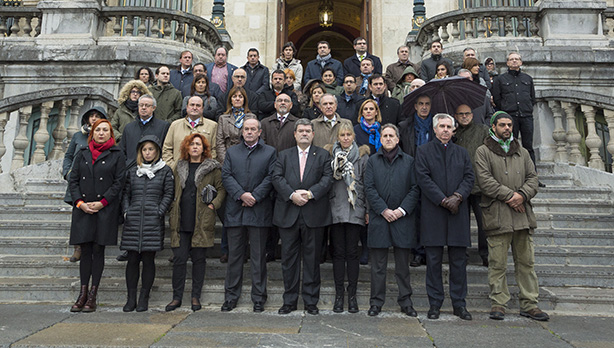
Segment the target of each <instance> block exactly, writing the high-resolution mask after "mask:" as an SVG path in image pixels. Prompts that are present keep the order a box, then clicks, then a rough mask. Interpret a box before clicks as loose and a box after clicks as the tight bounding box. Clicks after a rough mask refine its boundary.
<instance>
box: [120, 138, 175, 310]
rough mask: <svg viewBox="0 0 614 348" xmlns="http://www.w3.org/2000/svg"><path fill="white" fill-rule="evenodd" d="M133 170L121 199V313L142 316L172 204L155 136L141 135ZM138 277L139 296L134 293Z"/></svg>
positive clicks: (171, 182) (168, 179)
mask: <svg viewBox="0 0 614 348" xmlns="http://www.w3.org/2000/svg"><path fill="white" fill-rule="evenodd" d="M136 153H137V154H136V168H133V169H131V170H130V171H129V172H128V175H127V176H126V185H125V188H124V196H123V199H122V202H123V204H122V210H123V212H124V216H125V221H124V229H123V231H122V242H121V246H120V249H121V250H126V251H128V263H127V264H126V288H127V289H128V300H127V301H126V305H125V306H124V308H123V311H124V312H132V311H133V310H135V309H136V311H137V312H144V311H146V310H147V309H148V307H149V292H150V291H151V287H152V286H153V282H154V279H155V277H156V264H155V259H156V252H157V251H160V250H162V249H163V246H164V214H166V212H167V211H168V209H169V208H170V206H171V203H172V202H173V197H174V192H175V181H174V179H173V171H172V170H171V168H170V167H169V166H167V165H166V163H164V161H163V160H162V159H161V158H160V156H161V155H162V149H161V147H160V140H159V139H158V137H156V136H155V135H145V136H144V137H142V138H141V140H140V141H139V143H138V145H137V151H136ZM141 263H142V264H143V272H142V274H141V282H142V285H141V294H140V295H139V301H138V305H137V301H136V293H137V286H138V283H139V266H140V264H141Z"/></svg>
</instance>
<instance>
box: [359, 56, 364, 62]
mask: <svg viewBox="0 0 614 348" xmlns="http://www.w3.org/2000/svg"><path fill="white" fill-rule="evenodd" d="M363 59H365V56H364V55H362V54H361V55H360V57H359V58H358V60H360V61H361V62H362V60H363Z"/></svg>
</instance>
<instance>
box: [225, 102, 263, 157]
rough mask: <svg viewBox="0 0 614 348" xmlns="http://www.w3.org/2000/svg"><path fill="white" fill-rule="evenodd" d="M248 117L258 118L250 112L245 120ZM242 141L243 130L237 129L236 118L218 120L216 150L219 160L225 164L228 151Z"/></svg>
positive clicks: (227, 117)
mask: <svg viewBox="0 0 614 348" xmlns="http://www.w3.org/2000/svg"><path fill="white" fill-rule="evenodd" d="M247 117H254V118H257V117H256V115H254V114H252V113H251V112H248V113H246V114H245V117H244V118H243V120H245V119H247ZM240 141H241V129H239V128H237V127H235V118H234V116H232V115H229V114H224V115H221V116H220V118H218V120H217V135H216V144H215V150H216V151H217V157H216V158H217V160H218V161H220V163H224V158H225V157H226V150H228V148H229V147H231V146H232V145H237V144H238V143H239V142H240Z"/></svg>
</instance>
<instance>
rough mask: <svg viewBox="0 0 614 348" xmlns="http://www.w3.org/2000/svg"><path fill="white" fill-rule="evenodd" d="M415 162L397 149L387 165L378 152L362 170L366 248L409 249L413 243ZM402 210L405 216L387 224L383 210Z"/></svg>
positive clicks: (416, 191)
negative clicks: (366, 224) (367, 217)
mask: <svg viewBox="0 0 614 348" xmlns="http://www.w3.org/2000/svg"><path fill="white" fill-rule="evenodd" d="M414 173H415V171H414V159H413V157H411V156H410V155H408V154H406V153H404V152H403V151H402V150H401V149H400V148H399V152H398V154H397V156H396V157H395V158H394V160H393V161H392V163H390V162H389V161H388V160H387V159H386V158H385V157H384V154H383V148H380V149H379V151H377V152H376V153H375V155H373V156H371V157H370V158H369V161H368V162H367V169H366V170H365V179H364V180H365V183H364V185H365V194H366V196H367V201H368V203H369V233H368V242H367V243H368V246H369V248H389V247H392V246H394V247H398V248H406V249H407V248H411V247H413V246H415V241H416V236H417V235H416V212H415V210H416V209H417V207H416V206H417V204H418V198H419V196H420V190H419V189H418V185H417V184H416V177H415V174H414ZM399 207H401V208H403V210H405V212H406V213H407V214H406V215H405V216H403V217H402V218H400V219H398V220H397V221H394V222H392V223H389V222H388V221H386V219H385V218H384V217H383V216H382V212H383V211H384V210H385V209H386V208H389V209H392V210H394V209H397V208H399Z"/></svg>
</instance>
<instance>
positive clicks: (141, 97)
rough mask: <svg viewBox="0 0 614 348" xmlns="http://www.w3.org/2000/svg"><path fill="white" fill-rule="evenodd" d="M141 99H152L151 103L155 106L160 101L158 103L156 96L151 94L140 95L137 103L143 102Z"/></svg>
mask: <svg viewBox="0 0 614 348" xmlns="http://www.w3.org/2000/svg"><path fill="white" fill-rule="evenodd" d="M141 99H151V104H152V105H153V106H154V108H155V107H157V106H158V103H156V98H154V97H152V96H150V95H149V94H143V95H142V96H140V97H139V100H138V101H137V104H138V103H140V102H141Z"/></svg>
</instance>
